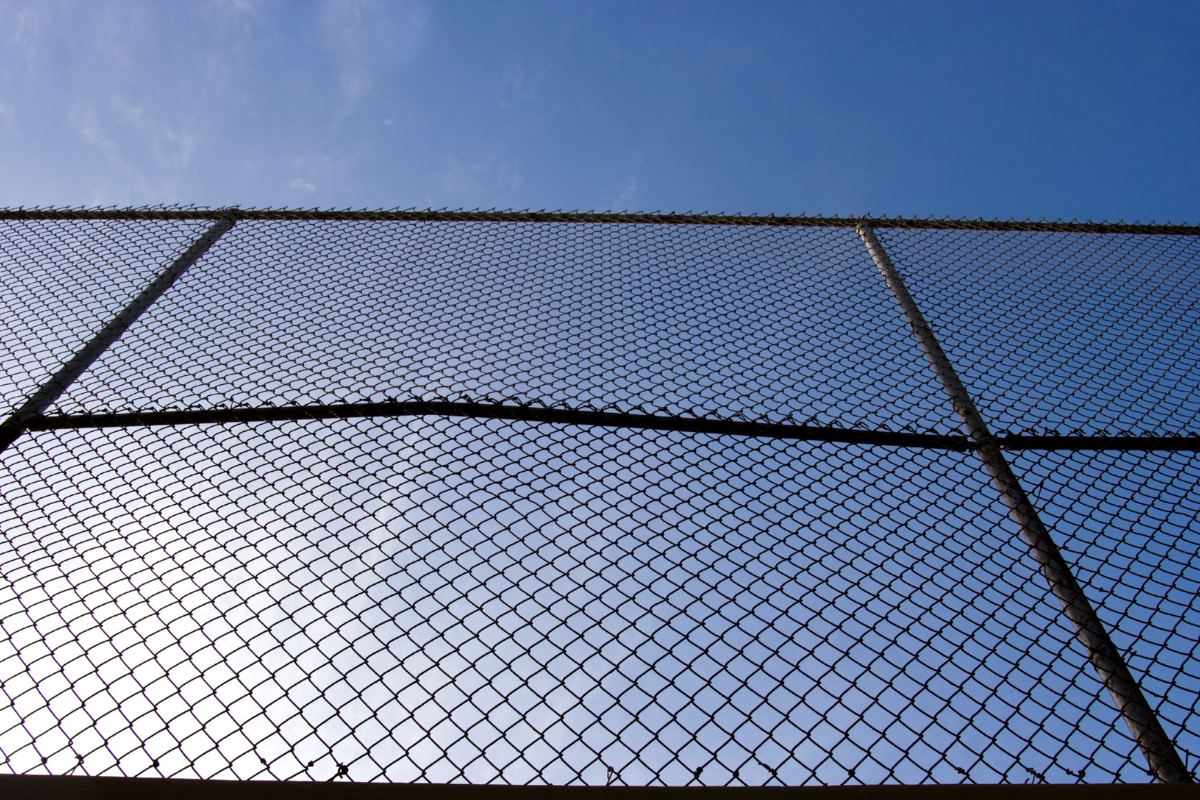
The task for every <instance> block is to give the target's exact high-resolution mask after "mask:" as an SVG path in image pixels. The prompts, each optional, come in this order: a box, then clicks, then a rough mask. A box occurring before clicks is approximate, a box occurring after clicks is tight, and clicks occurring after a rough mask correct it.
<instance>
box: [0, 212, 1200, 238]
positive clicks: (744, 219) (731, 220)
mask: <svg viewBox="0 0 1200 800" xmlns="http://www.w3.org/2000/svg"><path fill="white" fill-rule="evenodd" d="M216 219H233V220H259V221H281V222H282V221H303V220H311V221H331V222H333V221H367V222H371V221H378V222H386V221H398V222H566V223H618V224H619V223H625V224H649V225H742V226H775V227H812V228H821V227H824V228H852V227H855V226H856V225H859V224H866V225H870V226H872V227H876V228H911V229H931V230H982V231H1044V232H1057V233H1142V234H1168V235H1183V236H1195V235H1200V225H1190V224H1186V223H1181V224H1173V223H1170V222H1167V223H1165V224H1158V223H1154V222H1151V223H1148V224H1143V223H1140V222H1132V223H1127V222H1106V221H1100V222H1092V221H1083V222H1080V221H1077V220H1072V221H1069V222H1065V221H1062V220H1055V221H1047V220H1038V221H1034V220H1012V219H1010V220H998V219H992V220H986V219H949V218H940V219H935V218H931V217H925V218H920V217H912V218H906V217H872V216H859V217H839V216H834V217H822V216H806V215H799V216H788V215H784V216H775V215H757V214H708V213H700V214H694V213H692V212H685V213H675V212H669V213H663V212H658V211H655V212H597V211H587V212H581V211H497V210H495V209H491V210H462V209H454V210H450V209H375V210H372V209H358V210H355V209H299V208H297V209H292V208H239V207H226V208H194V207H184V206H180V207H168V206H156V207H143V208H4V209H0V220H216Z"/></svg>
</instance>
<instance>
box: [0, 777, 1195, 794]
mask: <svg viewBox="0 0 1200 800" xmlns="http://www.w3.org/2000/svg"><path fill="white" fill-rule="evenodd" d="M0 797H3V798H4V799H5V800H57V799H58V798H62V799H63V800H143V799H144V800H151V798H153V799H154V800H157V799H158V798H169V799H170V800H389V798H395V799H396V800H400V799H401V798H403V800H909V798H912V800H918V798H919V799H920V800H958V798H971V800H1008V798H1020V800H1043V798H1044V800H1092V798H1097V799H1099V798H1114V800H1115V799H1116V798H1129V800H1138V799H1139V798H1184V797H1187V798H1197V797H1200V787H1198V786H1196V785H1182V784H1176V785H1173V786H1164V785H1161V784H1093V785H1054V784H1038V785H1022V784H1007V785H991V786H981V785H976V784H960V785H954V786H801V787H707V786H705V787H626V786H613V787H603V786H471V785H465V784H413V783H392V784H389V783H350V782H324V783H315V782H309V781H224V780H209V781H204V780H183V779H178V778H92V777H85V776H65V775H61V776H60V775H0Z"/></svg>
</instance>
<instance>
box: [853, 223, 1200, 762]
mask: <svg viewBox="0 0 1200 800" xmlns="http://www.w3.org/2000/svg"><path fill="white" fill-rule="evenodd" d="M857 230H858V235H859V238H861V239H862V241H863V244H865V245H866V246H867V251H868V252H869V253H870V254H871V259H872V260H873V261H874V262H875V266H876V268H877V269H878V270H879V273H880V275H882V276H883V280H884V282H886V283H887V287H888V289H889V290H891V293H892V296H893V297H894V298H895V299H896V302H897V303H899V304H900V308H901V310H902V311H903V312H904V318H905V320H906V321H907V322H908V325H909V328H911V329H912V333H913V336H914V337H916V340H917V342H918V344H920V346H921V350H923V351H924V353H925V357H926V358H928V359H929V363H930V364H932V365H933V371H934V373H935V374H936V375H937V378H938V382H939V383H941V385H942V389H943V390H945V392H946V395H947V396H948V397H949V398H950V402H951V403H952V404H953V406H954V410H955V412H957V414H958V416H959V419H960V420H962V426H963V430H964V431H965V432H966V434H967V437H968V438H969V439H970V440H971V441H972V443H973V444H974V445H975V448H976V452H977V453H978V454H979V458H980V460H982V461H983V463H984V466H985V467H986V468H987V471H988V474H989V475H990V476H991V477H992V481H993V483H995V485H996V488H997V489H998V490H999V492H1000V496H1001V497H1002V498H1003V499H1004V504H1005V505H1006V506H1008V513H1009V516H1011V517H1012V520H1013V521H1014V522H1015V523H1017V527H1018V528H1019V529H1020V531H1021V536H1022V537H1023V538H1024V539H1025V543H1026V544H1027V545H1029V549H1030V551H1031V552H1032V553H1033V557H1034V558H1036V559H1037V562H1038V566H1039V567H1040V568H1041V571H1042V574H1043V575H1045V576H1046V580H1047V581H1048V582H1049V584H1050V591H1051V592H1053V593H1054V596H1055V597H1057V598H1058V601H1059V602H1060V603H1061V604H1062V607H1063V611H1064V612H1065V613H1066V615H1067V618H1068V619H1069V620H1071V624H1072V625H1073V626H1074V627H1075V634H1076V636H1077V637H1078V639H1079V642H1080V644H1082V645H1083V649H1084V651H1085V652H1086V653H1087V657H1088V659H1089V660H1091V662H1092V665H1093V666H1094V667H1095V668H1096V672H1098V673H1099V675H1100V680H1102V681H1103V682H1104V685H1105V687H1106V688H1107V689H1108V691H1109V694H1111V695H1112V698H1113V702H1114V703H1115V704H1116V706H1117V711H1118V712H1120V714H1121V716H1122V717H1124V719H1125V723H1126V724H1127V725H1128V726H1129V731H1130V733H1132V734H1133V738H1134V740H1135V741H1137V743H1138V746H1139V747H1140V748H1141V750H1142V753H1143V754H1144V755H1145V756H1146V761H1147V763H1148V764H1149V767H1150V772H1151V774H1152V775H1153V776H1154V777H1155V778H1156V779H1158V780H1159V781H1161V782H1163V783H1191V782H1192V778H1191V775H1190V774H1189V773H1188V770H1187V768H1186V767H1185V766H1184V763H1183V760H1182V759H1180V757H1179V753H1177V752H1176V750H1175V745H1174V743H1173V742H1172V741H1171V739H1170V737H1168V736H1167V734H1166V731H1164V730H1163V727H1162V725H1161V724H1160V723H1159V721H1158V716H1157V715H1156V714H1155V713H1154V709H1153V708H1151V707H1150V704H1149V703H1148V702H1147V701H1146V698H1145V696H1144V695H1143V694H1142V690H1141V687H1140V686H1138V683H1137V681H1136V680H1134V678H1133V675H1132V674H1131V673H1130V672H1129V667H1128V666H1127V665H1126V664H1125V659H1124V658H1122V656H1121V652H1120V651H1119V650H1118V649H1117V647H1116V645H1114V644H1113V642H1112V639H1111V638H1110V637H1109V635H1108V631H1107V630H1106V629H1105V627H1104V623H1103V622H1102V621H1101V620H1100V617H1099V616H1098V615H1097V614H1096V611H1095V609H1094V608H1092V604H1091V603H1090V602H1089V601H1088V599H1087V597H1086V596H1085V595H1084V593H1083V589H1082V588H1081V587H1080V586H1079V584H1078V582H1076V580H1075V576H1074V575H1073V574H1072V573H1071V568H1070V567H1069V566H1068V565H1067V562H1066V561H1065V560H1064V559H1063V557H1062V553H1061V552H1059V549H1058V546H1057V545H1056V544H1055V543H1054V540H1053V538H1052V537H1051V536H1050V531H1049V529H1047V528H1046V526H1045V524H1044V523H1043V522H1042V520H1041V518H1040V517H1039V516H1038V512H1037V509H1036V508H1034V506H1033V503H1031V502H1030V501H1029V498H1028V497H1027V496H1026V494H1025V490H1024V489H1022V488H1021V484H1020V482H1018V481H1017V476H1016V474H1014V473H1013V471H1012V467H1011V466H1010V465H1009V463H1008V459H1006V458H1005V457H1004V453H1003V452H1002V451H1001V449H1000V443H999V442H998V441H997V440H996V438H995V437H994V436H992V434H991V432H990V431H989V430H988V427H987V424H986V423H985V422H984V420H983V417H982V416H981V415H980V413H979V410H978V409H977V408H976V407H975V403H974V402H973V401H972V400H971V395H970V393H968V392H967V388H966V386H964V385H963V382H962V380H960V379H959V377H958V373H957V372H956V371H955V369H954V366H953V364H951V362H950V359H949V358H948V357H947V356H946V353H945V351H943V350H942V346H941V345H940V344H939V343H938V340H937V337H936V336H934V333H933V329H932V328H930V327H929V323H927V322H926V321H925V317H924V316H923V315H922V314H921V310H920V309H919V308H918V307H917V304H916V301H914V300H913V297H912V295H911V294H910V293H909V291H908V287H907V286H905V284H904V279H903V278H902V277H901V276H900V273H899V272H898V271H897V270H896V267H895V265H894V264H892V260H891V259H890V258H889V257H888V254H887V251H886V250H884V248H883V245H882V244H881V243H880V241H879V238H878V237H877V236H876V235H875V231H874V229H873V228H872V227H871V226H870V225H868V224H863V223H860V224H859V225H858V228H857Z"/></svg>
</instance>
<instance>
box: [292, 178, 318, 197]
mask: <svg viewBox="0 0 1200 800" xmlns="http://www.w3.org/2000/svg"><path fill="white" fill-rule="evenodd" d="M288 189H290V190H292V191H293V192H303V193H304V194H312V193H313V192H315V191H316V190H317V187H316V186H314V185H313V184H312V183H310V182H309V181H306V180H305V179H304V178H292V181H291V183H289V184H288Z"/></svg>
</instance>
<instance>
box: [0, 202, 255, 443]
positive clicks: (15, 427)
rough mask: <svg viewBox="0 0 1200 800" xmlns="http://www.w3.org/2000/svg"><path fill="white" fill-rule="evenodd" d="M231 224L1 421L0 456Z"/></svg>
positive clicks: (221, 223)
mask: <svg viewBox="0 0 1200 800" xmlns="http://www.w3.org/2000/svg"><path fill="white" fill-rule="evenodd" d="M233 223H234V221H233V220H232V219H221V220H217V222H215V223H214V224H213V225H212V226H210V227H209V228H208V230H206V231H205V232H204V235H202V236H201V237H200V238H199V239H197V240H196V241H195V242H194V243H193V244H192V246H191V247H189V248H188V249H187V250H186V251H185V252H184V253H183V255H181V256H179V258H177V259H175V261H173V262H172V263H171V265H170V266H169V267H167V268H166V269H165V270H163V271H162V273H161V274H160V275H159V276H158V277H157V278H155V279H154V280H153V281H152V282H151V283H150V285H148V286H147V287H146V288H145V289H143V290H142V291H141V293H140V294H139V295H138V296H137V297H135V298H133V300H131V301H129V304H128V305H127V306H125V308H123V309H121V312H120V313H119V314H117V315H116V316H115V317H113V318H112V319H111V320H109V322H108V324H107V325H105V326H104V327H103V328H101V329H100V332H99V333H97V334H96V335H95V336H93V337H92V338H91V340H90V341H89V342H88V343H87V344H85V345H84V346H83V347H82V348H80V349H79V351H78V352H76V353H75V355H73V356H72V357H71V360H70V361H68V362H67V363H65V364H63V365H62V367H60V368H59V370H58V372H56V373H54V374H53V375H51V376H50V378H49V380H47V381H46V382H45V383H43V384H42V385H41V386H39V387H38V389H37V391H35V392H34V393H33V394H32V395H30V396H29V399H28V400H26V401H25V402H24V403H23V404H22V405H21V407H20V408H18V409H17V410H16V411H14V412H13V413H12V414H10V415H9V417H8V419H6V420H4V422H0V453H2V452H4V451H5V450H6V449H7V448H8V446H9V445H10V444H12V443H13V442H14V441H16V440H17V437H19V436H20V435H21V434H22V433H24V432H25V431H26V430H27V429H28V427H29V425H30V423H31V422H33V421H35V420H37V419H39V418H41V416H42V415H43V414H44V413H45V412H46V409H48V408H49V407H50V406H51V405H53V403H54V401H55V400H57V399H58V398H59V397H61V396H62V393H63V392H65V391H66V390H67V388H68V387H69V386H70V385H71V384H72V383H74V382H75V381H76V379H78V378H79V376H80V375H82V374H83V373H84V371H86V370H87V368H88V367H90V366H91V365H92V363H93V362H95V360H96V359H97V358H99V357H100V356H101V355H102V354H103V353H104V351H105V350H107V349H108V348H109V347H110V346H111V345H112V343H113V342H115V341H116V340H117V339H118V338H119V337H120V336H121V334H122V333H124V332H125V331H126V330H127V329H128V328H129V326H130V325H132V324H133V323H134V322H135V321H136V320H137V318H138V317H140V316H141V315H142V312H144V311H145V310H146V309H147V308H149V307H150V306H151V305H152V304H153V303H154V301H155V300H157V299H158V298H159V296H160V295H162V293H163V292H165V291H166V290H167V289H169V288H170V287H171V284H173V283H174V282H175V281H176V280H177V279H178V278H179V276H180V275H182V274H183V273H185V272H187V270H188V268H189V267H191V266H192V265H193V264H195V263H196V262H197V261H199V260H200V257H201V256H202V255H204V254H205V253H207V252H208V248H210V247H212V246H213V244H215V243H216V241H217V239H220V238H221V237H222V236H223V235H225V233H226V232H227V231H228V230H229V229H230V228H232V227H233Z"/></svg>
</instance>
